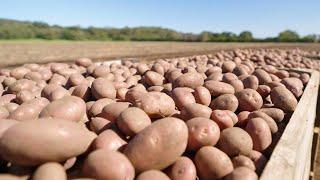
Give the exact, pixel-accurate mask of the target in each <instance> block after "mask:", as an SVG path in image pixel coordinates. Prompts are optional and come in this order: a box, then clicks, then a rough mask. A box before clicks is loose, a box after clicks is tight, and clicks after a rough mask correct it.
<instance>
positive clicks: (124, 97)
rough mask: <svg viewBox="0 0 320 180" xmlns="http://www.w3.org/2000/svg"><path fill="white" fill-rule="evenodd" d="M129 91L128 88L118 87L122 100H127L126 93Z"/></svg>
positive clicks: (119, 97)
mask: <svg viewBox="0 0 320 180" xmlns="http://www.w3.org/2000/svg"><path fill="white" fill-rule="evenodd" d="M128 91H129V89H127V88H119V89H117V98H118V99H120V100H121V101H125V99H126V94H127V92H128Z"/></svg>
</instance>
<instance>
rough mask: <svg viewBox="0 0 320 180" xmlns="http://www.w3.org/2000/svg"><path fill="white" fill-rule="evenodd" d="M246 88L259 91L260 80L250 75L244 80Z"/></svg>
mask: <svg viewBox="0 0 320 180" xmlns="http://www.w3.org/2000/svg"><path fill="white" fill-rule="evenodd" d="M242 82H243V85H244V88H250V89H254V90H256V89H258V85H259V80H258V78H257V77H256V76H254V75H250V76H248V77H246V78H244V79H243V80H242Z"/></svg>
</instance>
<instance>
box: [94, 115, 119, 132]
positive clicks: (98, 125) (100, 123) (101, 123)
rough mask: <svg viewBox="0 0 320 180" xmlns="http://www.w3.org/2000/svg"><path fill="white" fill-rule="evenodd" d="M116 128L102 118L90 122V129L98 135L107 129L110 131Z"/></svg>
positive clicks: (95, 118)
mask: <svg viewBox="0 0 320 180" xmlns="http://www.w3.org/2000/svg"><path fill="white" fill-rule="evenodd" d="M113 126H114V124H113V123H111V121H109V120H107V119H104V118H101V117H94V118H91V120H90V122H89V129H90V130H91V131H93V132H95V133H96V134H100V133H101V131H103V130H106V129H110V128H112V127H113Z"/></svg>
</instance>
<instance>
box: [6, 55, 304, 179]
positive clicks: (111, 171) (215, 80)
mask: <svg viewBox="0 0 320 180" xmlns="http://www.w3.org/2000/svg"><path fill="white" fill-rule="evenodd" d="M244 52H246V51H243V52H242V54H245V53H244ZM247 52H248V54H251V53H253V52H251V51H247ZM257 52H259V51H257ZM261 52H263V51H261ZM266 52H268V51H266ZM219 56H220V55H217V57H218V58H216V57H212V56H195V57H186V58H174V59H167V60H163V59H160V60H157V61H154V62H152V63H147V64H145V63H138V62H131V61H124V62H123V63H122V64H116V63H112V64H108V63H107V62H105V63H93V62H92V61H91V60H90V59H87V58H81V59H77V60H76V61H75V63H74V64H64V63H49V64H45V65H38V64H25V65H23V66H21V67H17V68H14V69H11V70H9V69H2V70H0V82H1V84H0V88H1V94H2V95H1V97H0V119H1V120H0V156H1V163H0V165H1V168H0V169H1V172H2V173H3V174H1V175H0V179H5V178H8V179H9V178H11V179H28V178H30V179H34V180H40V179H41V180H45V179H50V180H55V179H57V180H58V179H59V180H63V179H67V178H68V179H81V178H88V179H90V178H92V179H98V180H109V179H110V180H117V179H125V180H131V179H137V180H149V179H153V180H162V179H163V180H165V179H173V180H180V179H181V180H182V179H183V180H195V179H196V178H199V179H201V180H202V179H204V180H206V179H222V178H224V179H226V180H238V179H241V180H242V179H250V180H251V179H252V180H253V179H258V176H259V175H260V174H261V172H262V171H263V168H264V167H265V165H266V163H267V161H268V158H269V157H270V154H271V153H272V150H273V148H274V146H275V145H276V142H277V140H278V139H279V138H280V136H281V134H282V132H283V130H284V128H285V126H286V124H287V123H288V121H289V119H290V115H291V114H292V112H293V111H294V110H295V108H296V106H297V102H298V100H299V98H300V97H301V95H302V93H303V89H304V87H305V85H306V84H307V82H308V81H309V78H310V75H309V74H307V73H297V72H293V71H286V70H278V69H276V68H275V67H274V66H271V65H264V64H259V63H254V62H253V61H251V60H249V59H247V58H246V56H245V55H243V56H244V58H241V57H239V56H240V55H239V56H230V57H228V58H226V56H227V54H224V55H222V56H224V57H223V58H222V57H221V58H220V57H219ZM250 56H251V57H252V58H253V57H260V56H259V53H256V56H254V55H250Z"/></svg>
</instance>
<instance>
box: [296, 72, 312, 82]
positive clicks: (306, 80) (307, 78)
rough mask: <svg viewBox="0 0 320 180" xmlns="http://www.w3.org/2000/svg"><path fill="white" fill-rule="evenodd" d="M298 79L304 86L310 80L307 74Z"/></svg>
mask: <svg viewBox="0 0 320 180" xmlns="http://www.w3.org/2000/svg"><path fill="white" fill-rule="evenodd" d="M299 79H300V80H301V82H302V83H303V85H306V84H307V83H308V82H309V80H310V75H309V74H307V73H302V74H301V75H300V77H299Z"/></svg>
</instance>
